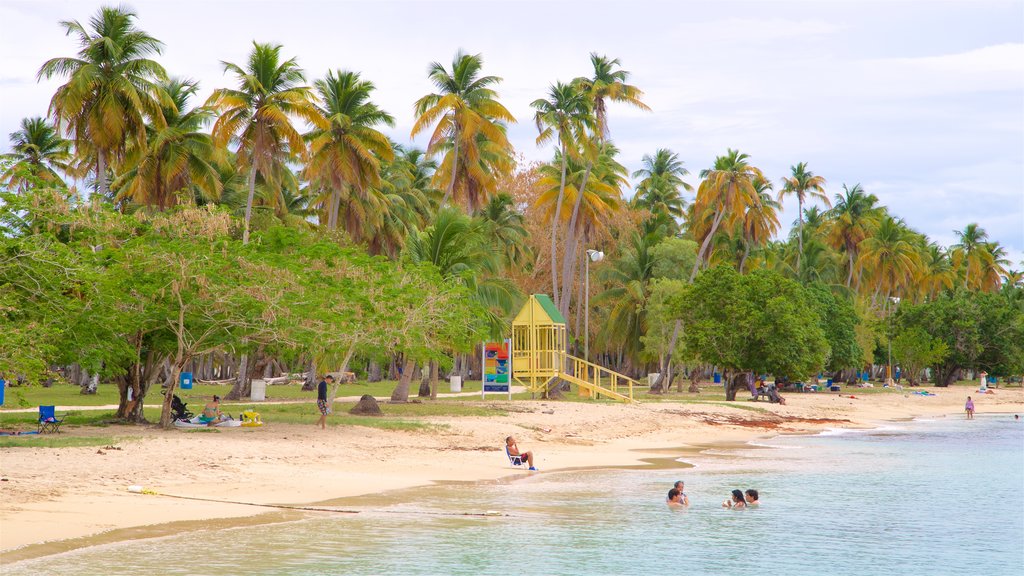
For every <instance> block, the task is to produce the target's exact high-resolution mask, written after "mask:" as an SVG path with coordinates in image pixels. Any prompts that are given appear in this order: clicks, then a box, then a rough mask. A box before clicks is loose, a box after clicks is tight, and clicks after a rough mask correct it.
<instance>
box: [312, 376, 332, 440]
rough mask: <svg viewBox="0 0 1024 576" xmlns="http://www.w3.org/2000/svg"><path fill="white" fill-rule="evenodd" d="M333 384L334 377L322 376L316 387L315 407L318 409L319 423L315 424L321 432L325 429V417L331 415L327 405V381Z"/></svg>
mask: <svg viewBox="0 0 1024 576" xmlns="http://www.w3.org/2000/svg"><path fill="white" fill-rule="evenodd" d="M328 380H329V381H330V382H331V383H332V384H333V383H334V376H331V375H330V374H328V375H327V376H324V377H323V379H322V380H320V383H319V384H317V385H316V407H317V408H319V409H320V421H319V422H317V424H318V425H319V426H320V429H321V430H325V429H327V415H328V414H330V413H331V407H330V405H329V404H328V403H327V381H328Z"/></svg>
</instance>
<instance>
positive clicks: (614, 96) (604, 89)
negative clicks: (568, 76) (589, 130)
mask: <svg viewBox="0 0 1024 576" xmlns="http://www.w3.org/2000/svg"><path fill="white" fill-rule="evenodd" d="M590 63H591V65H592V66H593V67H594V75H593V76H591V77H590V78H586V77H580V78H576V79H575V80H573V84H575V85H576V87H577V89H578V90H580V91H581V92H583V93H585V94H587V96H588V97H589V98H590V100H591V102H592V105H593V109H594V119H595V122H596V124H597V137H598V140H602V141H603V140H607V139H608V135H609V129H608V108H607V102H606V101H611V102H620V103H622V104H628V105H630V106H633V107H635V108H639V109H640V110H646V111H650V107H648V106H647V104H645V103H644V101H643V97H644V93H643V91H641V90H640V89H639V88H637V87H636V86H632V85H630V84H627V83H626V81H627V80H629V72H627V71H626V70H623V69H621V68H619V69H618V70H616V69H615V67H616V66H621V65H622V63H621V62H620V61H619V59H618V58H615V59H611V60H610V59H608V57H607V56H601V55H598V54H597V53H596V52H591V53H590Z"/></svg>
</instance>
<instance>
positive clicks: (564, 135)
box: [530, 82, 593, 306]
mask: <svg viewBox="0 0 1024 576" xmlns="http://www.w3.org/2000/svg"><path fill="white" fill-rule="evenodd" d="M530 106H531V107H532V108H534V109H535V110H536V113H535V114H534V116H533V118H534V122H535V123H536V124H537V131H538V132H539V133H540V134H539V135H538V136H537V145H538V146H540V145H543V144H544V143H545V142H548V141H550V140H552V139H556V138H557V140H558V151H559V153H560V154H561V158H562V175H561V179H560V181H559V187H558V200H557V201H556V202H555V216H554V219H553V220H552V221H551V297H552V298H554V299H555V306H558V298H559V293H558V272H557V271H558V257H557V253H558V250H557V243H558V228H559V226H560V224H561V210H562V199H563V198H564V197H565V171H566V163H567V161H568V158H569V156H570V155H572V156H574V157H575V156H577V155H578V154H579V142H581V141H582V140H583V139H584V138H585V135H586V131H587V129H588V128H590V129H593V126H592V122H591V119H592V115H591V113H590V112H591V111H590V100H589V99H588V98H587V95H586V94H584V93H583V92H580V91H579V90H577V88H576V86H575V85H573V84H563V83H561V82H556V83H555V85H554V86H551V88H550V89H549V91H548V99H547V100H545V99H543V98H542V99H538V100H534V101H533V102H532V103H531V104H530Z"/></svg>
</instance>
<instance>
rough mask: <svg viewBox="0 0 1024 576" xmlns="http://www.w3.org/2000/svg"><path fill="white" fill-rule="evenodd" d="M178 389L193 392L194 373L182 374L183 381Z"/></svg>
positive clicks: (181, 380)
mask: <svg viewBox="0 0 1024 576" xmlns="http://www.w3.org/2000/svg"><path fill="white" fill-rule="evenodd" d="M178 387H179V388H181V389H182V390H191V389H192V373H191V372H182V373H181V379H180V381H179V382H178Z"/></svg>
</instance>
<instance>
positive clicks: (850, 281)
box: [846, 247, 853, 288]
mask: <svg viewBox="0 0 1024 576" xmlns="http://www.w3.org/2000/svg"><path fill="white" fill-rule="evenodd" d="M846 254H847V255H848V256H849V257H850V273H849V274H847V275H846V287H847V288H849V287H850V285H851V284H853V250H851V249H850V248H849V247H847V249H846Z"/></svg>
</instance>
